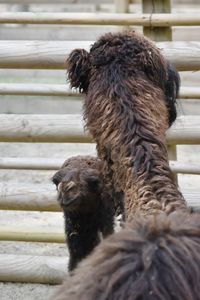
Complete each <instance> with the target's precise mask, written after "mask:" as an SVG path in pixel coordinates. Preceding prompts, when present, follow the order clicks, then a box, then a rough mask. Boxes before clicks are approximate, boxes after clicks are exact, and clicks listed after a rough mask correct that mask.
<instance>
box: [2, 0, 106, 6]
mask: <svg viewBox="0 0 200 300" xmlns="http://www.w3.org/2000/svg"><path fill="white" fill-rule="evenodd" d="M111 2H112V0H101V3H104V4H105V3H111ZM0 3H1V4H18V5H19V4H27V5H30V4H34V5H35V4H41V5H44V4H47V5H49V6H54V5H58V4H65V5H66V6H68V5H69V4H70V6H71V5H74V6H77V5H80V4H81V5H83V6H84V5H85V4H86V5H91V4H94V1H93V0H87V1H83V0H76V1H74V0H67V1H66V0H57V1H56V2H55V1H53V0H0Z"/></svg>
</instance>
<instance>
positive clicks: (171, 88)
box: [165, 63, 180, 127]
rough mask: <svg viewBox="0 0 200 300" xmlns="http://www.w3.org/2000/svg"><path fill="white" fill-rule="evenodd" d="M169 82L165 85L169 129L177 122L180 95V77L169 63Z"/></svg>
mask: <svg viewBox="0 0 200 300" xmlns="http://www.w3.org/2000/svg"><path fill="white" fill-rule="evenodd" d="M167 75H168V76H167V81H166V83H165V99H166V104H167V108H168V112H169V127H170V126H171V125H172V123H173V122H174V121H175V120H176V117H177V111H176V99H177V97H178V94H179V87H180V76H179V74H178V72H177V71H176V69H175V68H174V67H173V66H172V65H171V64H170V63H168V65H167Z"/></svg>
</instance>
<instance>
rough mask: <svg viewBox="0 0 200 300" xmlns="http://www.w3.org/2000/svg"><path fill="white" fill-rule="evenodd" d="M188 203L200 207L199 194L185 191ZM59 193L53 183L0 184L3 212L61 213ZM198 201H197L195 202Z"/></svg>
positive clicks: (198, 169) (199, 170)
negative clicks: (58, 199) (58, 200)
mask: <svg viewBox="0 0 200 300" xmlns="http://www.w3.org/2000/svg"><path fill="white" fill-rule="evenodd" d="M170 166H171V167H172V169H173V171H175V170H177V171H178V172H179V173H184V174H185V173H192V174H200V166H199V164H198V165H197V166H195V165H194V163H193V164H192V165H190V164H184V163H180V162H171V163H170ZM183 193H184V194H185V195H186V199H187V200H188V203H189V204H190V205H191V206H193V207H194V208H198V207H200V199H199V196H198V193H195V192H194V191H191V192H190V191H188V190H186V191H184V190H183ZM56 198H57V192H56V188H55V186H54V185H53V183H52V184H51V183H49V184H48V185H47V184H46V185H40V184H28V185H27V184H20V185H19V184H18V185H16V184H12V183H1V184H0V209H1V210H26V211H49V212H59V211H61V209H60V207H59V205H58V203H57V200H56ZM195 199H196V200H195Z"/></svg>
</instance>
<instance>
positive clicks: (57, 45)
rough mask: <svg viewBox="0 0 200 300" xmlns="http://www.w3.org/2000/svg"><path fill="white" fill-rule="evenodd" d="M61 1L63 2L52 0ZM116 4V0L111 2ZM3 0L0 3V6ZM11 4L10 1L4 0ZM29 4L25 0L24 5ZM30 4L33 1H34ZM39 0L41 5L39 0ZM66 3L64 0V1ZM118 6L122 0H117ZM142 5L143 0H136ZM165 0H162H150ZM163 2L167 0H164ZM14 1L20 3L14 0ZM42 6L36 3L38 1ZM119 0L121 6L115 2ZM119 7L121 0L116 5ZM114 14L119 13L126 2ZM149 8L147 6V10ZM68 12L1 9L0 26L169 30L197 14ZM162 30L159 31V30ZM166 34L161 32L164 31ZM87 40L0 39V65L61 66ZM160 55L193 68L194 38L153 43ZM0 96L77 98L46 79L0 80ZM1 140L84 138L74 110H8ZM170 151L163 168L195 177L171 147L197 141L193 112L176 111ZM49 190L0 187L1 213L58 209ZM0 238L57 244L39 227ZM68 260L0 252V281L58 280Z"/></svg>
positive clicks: (198, 170) (199, 50) (198, 65)
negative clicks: (34, 112)
mask: <svg viewBox="0 0 200 300" xmlns="http://www.w3.org/2000/svg"><path fill="white" fill-rule="evenodd" d="M59 1H60V3H61V2H62V0H59ZM118 1H119V0H118ZM3 2H5V1H2V0H0V3H3ZM11 2H13V3H14V2H16V1H15V0H12V1H11V0H10V3H11ZM31 2H32V1H31V0H30V1H29V3H31ZM34 2H35V1H34ZM42 2H46V1H45V0H43V1H42ZM63 2H65V1H63ZM120 2H121V3H122V2H123V1H121V0H120ZM143 2H145V1H143ZM156 2H157V3H158V2H160V3H161V2H162V3H164V2H165V1H164V0H162V1H161V0H156ZM166 2H168V1H166ZM20 3H25V1H24V0H21V2H20ZM39 3H41V1H39ZM122 4H123V3H122ZM123 5H124V4H123ZM123 5H122V6H121V9H120V11H125V10H126V8H127V6H126V5H127V1H126V5H125V6H123ZM146 9H147V10H148V7H146ZM154 12H155V14H150V13H145V14H124V13H118V14H68V13H53V14H52V13H29V12H27V13H2V12H1V14H0V23H1V24H55V25H56V24H57V25H69V24H71V25H115V26H136V25H137V26H144V27H145V28H149V29H150V31H152V30H153V28H169V27H170V26H199V25H200V16H199V14H187V15H183V14H170V13H165V14H163V13H162V14H161V12H162V11H159V10H158V9H157V11H154ZM161 33H162V30H161V31H159V35H160V34H161ZM166 36H167V35H166ZM91 44H92V41H88V42H83V41H78V42H75V41H73V42H71V41H68V42H63V41H60V42H59V41H54V42H52V41H48V42H46V41H45V42H43V41H40V42H39V41H30V42H29V41H0V68H6V69H9V68H19V69H64V61H65V58H66V56H67V54H68V53H69V52H70V51H71V50H72V49H74V48H76V47H78V48H80V47H83V48H85V49H88V48H89V46H90V45H91ZM157 45H158V47H160V48H161V49H162V50H163V53H164V55H165V56H166V57H167V59H169V60H170V61H171V62H172V63H173V64H174V65H175V66H176V67H177V68H178V70H180V71H197V70H200V42H172V41H165V42H158V43H157ZM0 95H35V96H47V95H48V96H63V97H64V96H69V97H71V98H73V97H75V96H80V95H78V94H77V93H76V92H75V91H71V90H70V89H69V87H67V86H63V85H56V84H54V85H48V84H8V83H2V84H0ZM180 97H181V98H183V99H190V98H191V99H200V88H199V87H196V88H191V87H182V89H181V94H180ZM0 124H1V127H0V142H31V143H32V142H52V143H63V142H70V143H75V142H79V143H80V142H84V143H88V142H91V137H90V136H88V135H87V133H84V131H83V122H82V118H81V116H80V115H69V114H64V115H13V114H8V115H4V114H0ZM167 142H168V145H169V146H170V147H171V149H172V156H171V159H172V160H171V161H170V165H171V167H172V169H173V171H174V172H177V173H182V174H200V165H199V164H186V163H180V162H179V161H177V160H176V149H175V147H176V145H177V144H188V145H193V144H200V117H199V116H180V117H179V118H178V119H177V121H176V123H175V124H174V125H173V126H172V128H171V129H170V130H169V131H168V132H167ZM66 158H67V155H66V157H65V158H63V160H62V159H54V160H51V159H47V158H44V159H39V158H35V159H30V158H26V157H24V158H10V157H3V158H1V159H0V168H1V169H26V170H54V169H58V168H59V167H60V165H61V164H62V162H63V161H64V159H66ZM183 193H184V195H185V197H186V199H187V200H188V203H189V204H190V205H191V206H193V207H194V209H196V210H199V209H200V204H199V200H198V199H199V197H198V194H197V193H195V192H194V191H187V190H185V191H183ZM55 199H56V192H55V189H53V187H52V186H50V185H40V186H37V185H31V184H30V185H28V186H23V185H21V186H19V185H17V186H13V184H12V185H11V184H9V182H8V183H7V184H0V209H1V210H26V211H51V212H53V211H55V212H57V211H60V209H59V206H58V204H57V202H56V200H55ZM0 240H14V241H37V242H38V241H39V242H57V243H61V242H64V235H63V232H51V233H50V232H46V231H44V230H43V229H42V228H39V229H36V228H26V229H24V228H21V227H15V228H13V227H10V226H0ZM66 265H67V261H66V259H65V258H62V257H46V256H45V257H44V256H42V257H38V256H25V255H20V256H17V255H0V280H2V281H16V282H37V283H60V282H61V280H62V278H63V277H64V276H65V274H66Z"/></svg>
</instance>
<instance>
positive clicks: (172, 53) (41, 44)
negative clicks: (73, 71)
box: [0, 40, 200, 71]
mask: <svg viewBox="0 0 200 300" xmlns="http://www.w3.org/2000/svg"><path fill="white" fill-rule="evenodd" d="M91 44H92V42H91V41H67V42H63V41H5V40H4V41H0V68H19V69H64V61H65V60H66V57H67V55H68V54H69V53H70V51H71V50H73V49H74V48H85V49H87V50H88V49H89V47H90V45H91ZM157 46H158V47H159V48H160V49H162V50H163V54H164V55H165V57H166V58H167V59H168V60H169V61H171V63H173V64H174V65H175V66H176V68H177V69H178V70H180V71H195V70H196V71H197V70H200V42H159V43H157ZM13 49H14V52H13Z"/></svg>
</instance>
